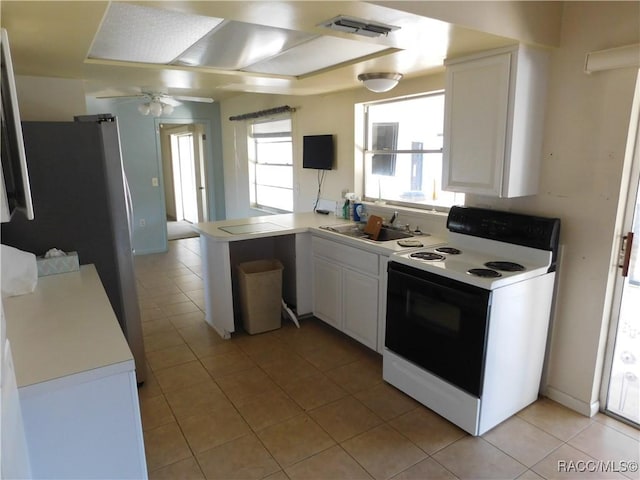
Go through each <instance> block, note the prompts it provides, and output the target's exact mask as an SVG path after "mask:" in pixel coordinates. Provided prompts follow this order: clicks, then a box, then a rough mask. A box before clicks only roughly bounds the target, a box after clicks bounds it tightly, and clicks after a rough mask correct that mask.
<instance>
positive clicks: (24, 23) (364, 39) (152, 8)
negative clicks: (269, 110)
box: [0, 0, 515, 100]
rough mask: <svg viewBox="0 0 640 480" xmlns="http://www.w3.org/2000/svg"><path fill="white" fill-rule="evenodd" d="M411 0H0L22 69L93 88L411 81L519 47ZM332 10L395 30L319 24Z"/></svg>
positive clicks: (223, 91) (95, 91)
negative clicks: (375, 76) (363, 78)
mask: <svg viewBox="0 0 640 480" xmlns="http://www.w3.org/2000/svg"><path fill="white" fill-rule="evenodd" d="M407 3H409V4H410V3H413V2H398V6H403V7H404V10H399V9H396V8H390V7H389V5H391V7H393V6H394V4H395V3H394V2H384V5H376V4H373V3H367V2H325V1H293V2H286V1H285V2H269V1H257V2H245V1H222V2H217V1H158V2H154V1H143V2H113V3H112V2H107V1H86V2H85V1H74V2H58V1H42V2H32V1H28V2H27V1H12V0H3V1H2V3H1V4H0V9H1V12H0V13H1V15H0V18H1V22H2V26H3V27H4V28H6V29H7V30H8V32H9V39H10V44H11V49H12V54H13V57H14V58H13V59H14V68H15V70H16V73H17V74H18V75H30V76H46V77H58V78H70V79H81V80H84V84H85V91H86V93H87V95H90V96H101V95H111V94H128V93H135V92H138V91H140V90H147V91H148V90H153V91H161V92H164V93H169V94H173V95H195V96H205V97H212V98H214V99H216V100H222V99H224V98H226V97H229V96H232V95H236V94H238V93H243V92H258V93H272V94H288V95H310V94H322V93H329V92H333V91H338V90H345V89H349V88H357V87H359V85H358V81H357V75H358V74H360V73H366V72H376V71H393V72H400V73H403V74H404V76H405V78H411V77H412V76H419V75H424V74H428V73H432V72H437V71H440V70H441V69H442V62H443V59H444V58H446V57H447V56H452V55H459V54H462V53H468V52H472V51H478V50H482V49H488V48H494V47H499V46H504V45H508V44H513V43H515V40H513V39H510V38H507V37H505V36H502V35H495V34H491V33H486V32H481V31H478V30H474V29H470V28H468V27H465V26H460V25H457V24H453V23H447V22H445V21H442V20H437V19H434V18H427V17H426V16H424V15H419V14H415V13H411V12H410V11H405V10H410V9H411V8H406V4H407ZM415 3H427V2H415ZM435 3H442V2H435ZM452 3H454V4H455V3H456V2H452ZM409 7H411V6H410V5H409ZM339 16H345V17H347V19H351V18H352V19H358V20H362V21H364V23H367V22H373V23H374V24H379V25H386V26H389V27H391V28H389V31H388V33H387V34H382V35H379V36H377V35H375V34H374V33H371V32H361V33H365V35H358V34H354V33H351V32H350V31H349V29H348V28H346V27H345V28H338V29H328V28H326V26H325V25H326V24H327V23H331V22H330V20H335V19H336V18H337V17H339ZM342 25H348V22H342ZM371 30H372V31H374V30H376V28H372V29H371Z"/></svg>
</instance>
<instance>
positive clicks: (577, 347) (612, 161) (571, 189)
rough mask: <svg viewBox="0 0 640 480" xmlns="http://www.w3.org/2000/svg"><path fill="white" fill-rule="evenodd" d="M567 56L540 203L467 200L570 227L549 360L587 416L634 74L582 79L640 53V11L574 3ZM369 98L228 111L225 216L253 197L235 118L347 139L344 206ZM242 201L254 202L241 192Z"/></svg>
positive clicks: (567, 20) (330, 193) (564, 44)
mask: <svg viewBox="0 0 640 480" xmlns="http://www.w3.org/2000/svg"><path fill="white" fill-rule="evenodd" d="M564 5H565V6H564V14H563V18H562V29H561V35H560V37H561V38H560V45H559V47H558V48H555V49H553V50H552V51H551V74H550V84H549V96H548V101H547V115H546V127H545V140H544V147H543V155H544V157H543V164H542V171H541V182H540V193H539V194H538V195H536V196H533V197H526V198H521V199H512V200H499V199H489V198H483V197H477V196H468V200H467V203H468V204H469V205H476V206H489V207H493V208H500V209H506V210H513V211H518V212H524V213H533V214H539V215H547V216H557V217H560V218H561V219H562V233H561V242H562V246H563V256H562V264H561V267H560V272H559V287H558V288H559V289H558V297H557V305H556V313H555V318H554V323H553V331H552V338H551V348H550V351H549V352H548V354H549V359H548V363H547V385H546V387H545V392H546V393H547V394H548V395H549V396H551V397H552V398H554V399H556V400H558V401H560V402H561V403H563V404H565V405H567V406H569V407H571V408H573V409H575V410H577V411H580V412H582V413H584V414H586V415H589V414H591V413H593V412H594V410H595V409H597V407H598V389H599V384H600V377H601V369H602V359H603V355H604V340H605V334H606V327H607V321H608V305H607V298H606V297H607V282H608V280H609V277H610V275H611V274H612V273H613V272H614V270H615V268H614V266H613V261H612V258H611V255H610V254H611V245H612V241H613V238H614V232H613V227H614V220H615V216H616V208H617V202H618V192H619V185H620V181H621V172H622V162H623V156H624V146H625V141H626V133H627V128H628V123H629V113H630V106H631V99H632V93H633V86H634V81H635V76H636V70H634V69H624V70H618V71H609V72H601V73H597V74H593V75H591V76H588V75H585V74H584V73H583V66H584V60H585V55H586V54H587V53H588V52H590V51H594V50H601V49H606V48H611V47H616V46H621V45H628V44H632V43H637V42H638V41H640V38H639V37H640V29H638V25H639V24H640V23H639V21H640V5H639V4H638V3H637V2H566V3H565V4H564ZM442 86H443V78H442V76H441V75H436V76H432V77H424V78H421V79H412V80H410V81H403V82H401V84H400V85H399V86H398V87H397V88H396V89H394V90H392V91H391V92H389V94H388V95H387V96H388V97H391V96H400V95H403V94H410V93H420V92H425V91H429V90H433V89H438V88H442ZM381 98H383V97H380V96H373V95H371V94H368V93H367V92H366V91H365V90H364V89H358V90H351V91H346V92H342V93H337V94H333V95H325V96H322V97H276V96H265V95H242V96H239V97H236V98H233V99H231V100H227V101H224V102H222V106H221V107H222V108H221V111H222V115H223V118H222V130H223V155H224V165H225V186H226V191H227V192H228V195H227V199H226V203H227V207H228V210H227V215H228V216H229V217H234V216H243V215H245V213H246V211H247V208H248V206H247V202H248V191H247V193H246V195H244V194H240V195H238V196H236V197H235V198H231V197H232V196H233V194H231V196H230V195H229V193H230V192H234V191H239V192H242V191H244V190H246V188H247V187H246V183H247V179H246V165H245V162H244V160H243V159H242V158H240V159H239V161H238V163H235V159H234V155H233V152H234V150H233V145H234V141H233V133H234V129H233V125H231V122H229V121H228V117H229V116H230V115H237V114H240V113H246V112H251V111H257V110H261V109H264V108H270V107H274V106H278V105H285V104H288V105H290V106H292V107H296V108H298V111H297V112H296V113H295V114H294V115H295V117H294V118H295V122H294V129H295V130H296V131H295V132H294V138H295V139H294V141H295V140H298V142H299V139H300V138H301V136H302V135H305V134H311V133H334V134H336V135H337V138H338V169H337V170H334V171H332V172H330V174H329V175H328V176H327V179H326V184H325V188H324V191H323V193H324V194H323V197H328V198H336V197H339V195H340V192H341V190H342V189H343V188H345V187H351V188H353V189H356V190H357V189H358V188H359V187H360V186H359V185H358V183H357V182H356V183H355V184H354V183H350V182H354V181H355V179H356V177H357V174H356V173H357V169H356V168H355V167H354V165H353V164H352V163H351V162H352V159H353V142H354V141H355V140H356V139H355V138H354V133H353V132H354V125H353V123H354V122H353V120H354V115H353V106H354V104H356V103H358V102H363V101H370V100H373V99H381ZM294 150H295V155H294V161H296V160H295V159H296V158H297V162H298V166H297V168H296V173H297V181H298V183H299V186H300V189H299V193H298V195H297V202H296V209H297V210H300V211H308V210H310V206H309V203H310V202H309V200H310V199H311V198H312V197H314V195H315V187H316V184H315V178H314V177H313V175H309V174H307V172H302V171H301V169H300V168H299V163H300V154H301V150H300V147H299V144H298V146H296V147H295V148H294ZM243 189H244V190H243Z"/></svg>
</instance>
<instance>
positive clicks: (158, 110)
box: [149, 101, 162, 117]
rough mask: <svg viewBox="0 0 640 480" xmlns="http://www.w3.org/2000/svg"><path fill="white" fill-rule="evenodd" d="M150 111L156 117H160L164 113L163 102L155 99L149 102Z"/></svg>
mask: <svg viewBox="0 0 640 480" xmlns="http://www.w3.org/2000/svg"><path fill="white" fill-rule="evenodd" d="M149 113H151V115H153V116H154V117H159V116H160V115H161V114H162V104H161V103H160V102H158V101H153V102H151V103H150V104H149Z"/></svg>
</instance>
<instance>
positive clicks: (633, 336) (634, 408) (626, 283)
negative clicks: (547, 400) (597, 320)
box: [602, 71, 640, 426]
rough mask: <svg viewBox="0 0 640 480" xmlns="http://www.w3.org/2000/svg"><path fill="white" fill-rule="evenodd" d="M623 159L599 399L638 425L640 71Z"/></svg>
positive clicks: (639, 407) (639, 424)
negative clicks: (624, 178) (626, 163)
mask: <svg viewBox="0 0 640 480" xmlns="http://www.w3.org/2000/svg"><path fill="white" fill-rule="evenodd" d="M627 155H628V156H630V158H631V161H630V163H631V165H630V170H629V174H628V178H629V184H628V188H626V189H624V190H623V191H621V203H620V204H619V205H620V206H619V208H621V209H622V210H624V212H623V217H622V221H621V223H620V227H619V229H618V231H619V232H620V234H619V235H620V237H621V246H620V247H621V248H620V259H619V260H620V261H619V262H618V264H619V267H620V268H619V273H620V274H619V275H618V276H617V278H616V282H615V291H614V304H613V308H612V311H611V319H610V330H609V340H608V345H607V361H606V365H605V372H604V382H603V390H602V397H603V401H604V405H605V411H606V412H607V413H609V414H611V415H613V416H615V417H618V418H620V419H622V420H624V421H626V422H629V423H632V424H635V425H636V426H640V253H639V249H640V71H639V75H638V78H637V80H636V92H635V98H634V101H633V107H632V114H631V125H630V127H629V140H628V142H627ZM627 158H629V157H627ZM625 190H626V191H625ZM621 213H622V212H621Z"/></svg>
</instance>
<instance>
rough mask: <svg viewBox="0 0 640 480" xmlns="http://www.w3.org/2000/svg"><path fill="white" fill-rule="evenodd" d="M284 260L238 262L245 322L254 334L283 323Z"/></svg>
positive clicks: (245, 327) (246, 328) (273, 328)
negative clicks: (282, 261)
mask: <svg viewBox="0 0 640 480" xmlns="http://www.w3.org/2000/svg"><path fill="white" fill-rule="evenodd" d="M283 268H284V267H283V266H282V263H280V261H278V260H273V259H272V260H255V261H253V262H244V263H241V264H239V265H238V286H239V289H240V312H241V314H242V326H243V327H244V329H245V331H246V332H247V333H249V334H251V335H253V334H256V333H262V332H267V331H269V330H275V329H277V328H280V327H281V325H282V318H281V307H282V270H283Z"/></svg>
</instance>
